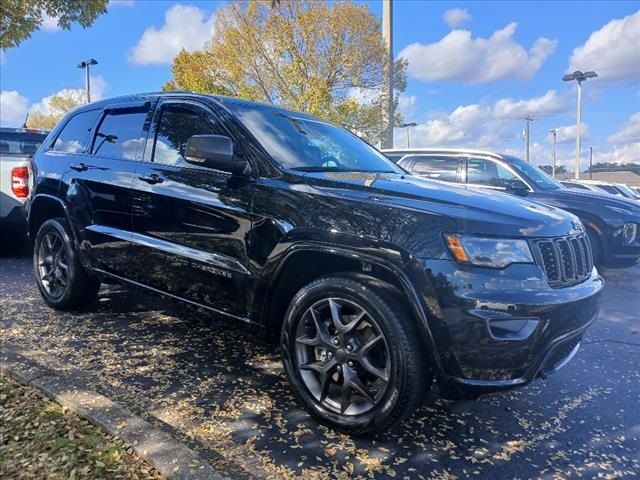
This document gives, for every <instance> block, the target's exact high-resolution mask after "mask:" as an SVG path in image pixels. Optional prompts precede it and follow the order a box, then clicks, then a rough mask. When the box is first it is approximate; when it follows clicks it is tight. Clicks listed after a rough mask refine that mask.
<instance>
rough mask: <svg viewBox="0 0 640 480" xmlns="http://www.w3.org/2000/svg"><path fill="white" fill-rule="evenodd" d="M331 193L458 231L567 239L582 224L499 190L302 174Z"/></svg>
mask: <svg viewBox="0 0 640 480" xmlns="http://www.w3.org/2000/svg"><path fill="white" fill-rule="evenodd" d="M302 176H303V177H304V178H305V180H306V182H307V183H308V184H310V185H311V186H313V187H315V188H318V189H323V190H325V192H326V193H329V194H334V195H339V196H341V197H350V198H355V199H359V200H362V201H369V202H375V203H376V204H380V205H387V206H395V207H400V208H403V209H406V210H412V211H416V212H423V213H428V214H431V215H438V216H442V217H446V218H447V219H448V220H450V221H452V222H454V223H455V229H456V232H460V233H474V234H480V235H494V236H498V235H503V236H509V237H549V236H561V235H567V234H568V233H570V232H572V231H574V230H575V228H576V224H579V220H578V219H577V218H576V217H575V216H574V215H572V214H570V213H567V212H565V211H563V210H560V209H558V208H554V207H552V206H548V205H542V204H539V203H536V202H531V201H528V200H526V199H523V198H520V197H516V196H513V195H508V194H504V193H499V192H494V191H486V190H484V191H480V190H478V189H474V188H471V187H466V186H464V185H456V184H452V183H447V182H438V181H433V180H425V179H421V178H418V177H414V176H411V175H401V174H395V173H366V172H365V173H360V172H322V173H317V172H314V173H305V174H303V175H302Z"/></svg>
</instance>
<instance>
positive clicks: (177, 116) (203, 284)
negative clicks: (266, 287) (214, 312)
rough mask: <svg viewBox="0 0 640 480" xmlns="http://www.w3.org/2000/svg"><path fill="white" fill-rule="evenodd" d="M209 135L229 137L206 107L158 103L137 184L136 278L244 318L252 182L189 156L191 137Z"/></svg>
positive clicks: (188, 102)
mask: <svg viewBox="0 0 640 480" xmlns="http://www.w3.org/2000/svg"><path fill="white" fill-rule="evenodd" d="M207 134H217V135H227V136H231V135H230V133H229V132H228V131H227V130H226V128H225V127H224V126H223V124H222V122H221V120H220V118H218V116H217V114H216V113H215V112H214V111H213V110H211V109H210V107H209V106H207V105H204V104H200V103H199V102H196V101H192V100H187V99H178V98H171V99H166V100H164V101H162V102H161V103H160V104H159V105H158V107H157V108H156V113H155V115H154V121H153V127H152V130H151V133H150V135H149V140H148V142H147V148H146V153H145V161H143V162H141V163H140V164H139V166H138V169H137V170H136V175H135V180H134V188H133V195H134V197H133V222H134V225H133V226H134V237H133V242H134V243H135V244H136V248H137V251H139V252H140V257H143V258H144V259H145V262H146V264H145V268H144V269H141V270H139V271H138V272H137V273H138V281H139V282H141V283H144V284H146V285H148V286H151V287H153V288H156V289H158V290H161V291H164V292H167V293H170V294H172V295H176V296H179V297H181V298H184V299H187V300H191V301H194V302H197V303H199V304H203V305H206V306H209V307H214V308H216V309H219V310H221V311H224V312H225V313H228V314H230V315H234V316H237V317H241V318H243V317H244V316H245V314H246V307H245V304H246V288H245V287H246V283H247V279H248V276H249V257H248V251H247V243H248V232H249V230H250V228H251V219H250V216H249V211H250V204H251V196H252V192H253V182H252V180H251V179H249V178H245V177H243V178H240V177H234V176H232V175H230V174H228V173H225V172H221V171H216V170H213V169H209V168H205V167H201V166H197V165H193V164H190V163H188V162H187V161H186V160H185V159H184V149H185V146H186V144H187V141H188V140H189V138H190V137H191V136H192V135H207Z"/></svg>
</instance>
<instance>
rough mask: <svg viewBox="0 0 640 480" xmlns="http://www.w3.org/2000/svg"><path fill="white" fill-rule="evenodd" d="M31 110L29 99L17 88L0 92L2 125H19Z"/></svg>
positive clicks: (0, 120)
mask: <svg viewBox="0 0 640 480" xmlns="http://www.w3.org/2000/svg"><path fill="white" fill-rule="evenodd" d="M28 111H29V100H28V99H27V97H23V96H22V95H20V94H19V93H18V92H17V91H16V90H5V91H3V92H0V125H2V126H6V127H18V126H20V125H22V123H23V122H24V119H25V118H26V116H27V112H28Z"/></svg>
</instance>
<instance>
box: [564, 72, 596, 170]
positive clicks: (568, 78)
mask: <svg viewBox="0 0 640 480" xmlns="http://www.w3.org/2000/svg"><path fill="white" fill-rule="evenodd" d="M597 76H598V74H597V73H596V72H594V71H589V72H581V71H580V70H576V71H575V72H573V73H568V74H566V75H565V76H564V77H562V81H564V82H572V81H573V80H575V81H576V82H578V120H577V123H576V166H575V173H574V178H575V179H576V180H579V179H580V127H581V123H582V82H584V81H586V80H587V79H589V78H596V77H597Z"/></svg>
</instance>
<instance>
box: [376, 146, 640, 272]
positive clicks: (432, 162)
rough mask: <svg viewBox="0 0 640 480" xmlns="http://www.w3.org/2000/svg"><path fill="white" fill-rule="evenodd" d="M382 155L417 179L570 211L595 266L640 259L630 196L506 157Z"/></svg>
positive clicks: (416, 152) (444, 152)
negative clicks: (580, 186) (575, 184)
mask: <svg viewBox="0 0 640 480" xmlns="http://www.w3.org/2000/svg"><path fill="white" fill-rule="evenodd" d="M384 153H385V154H386V155H387V156H388V157H389V158H391V159H393V160H394V161H396V162H398V164H399V165H400V166H402V167H403V168H405V169H406V170H408V171H409V172H411V173H412V174H414V175H417V176H420V177H423V178H429V179H432V180H439V181H448V182H455V183H461V184H465V185H468V186H472V187H477V188H481V189H487V190H492V191H502V192H507V193H511V194H514V195H518V196H521V197H526V198H528V199H531V200H534V201H536V202H541V203H544V204H546V205H553V206H555V207H558V208H561V209H563V210H566V211H568V212H571V213H573V214H574V215H576V216H577V217H578V218H580V220H581V221H582V224H583V225H584V227H585V228H586V232H587V235H588V236H589V240H590V243H591V249H592V252H593V258H594V262H595V263H596V265H603V266H612V267H615V266H629V265H632V264H634V263H636V261H637V260H638V258H640V238H639V237H638V224H639V223H640V221H639V219H640V203H638V202H636V201H635V199H630V198H625V197H623V196H613V195H609V194H607V193H605V192H604V191H602V190H599V191H596V190H584V191H583V190H577V189H573V188H566V187H565V186H564V185H562V184H561V183H560V182H558V181H557V180H555V179H554V178H553V177H551V176H550V175H548V174H547V173H545V172H544V171H543V170H541V169H539V168H537V167H535V166H533V165H531V164H529V163H527V162H525V161H523V160H520V159H518V158H515V157H513V156H510V155H501V154H496V153H492V152H483V151H476V150H452V149H413V150H406V149H396V150H385V151H384Z"/></svg>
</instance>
